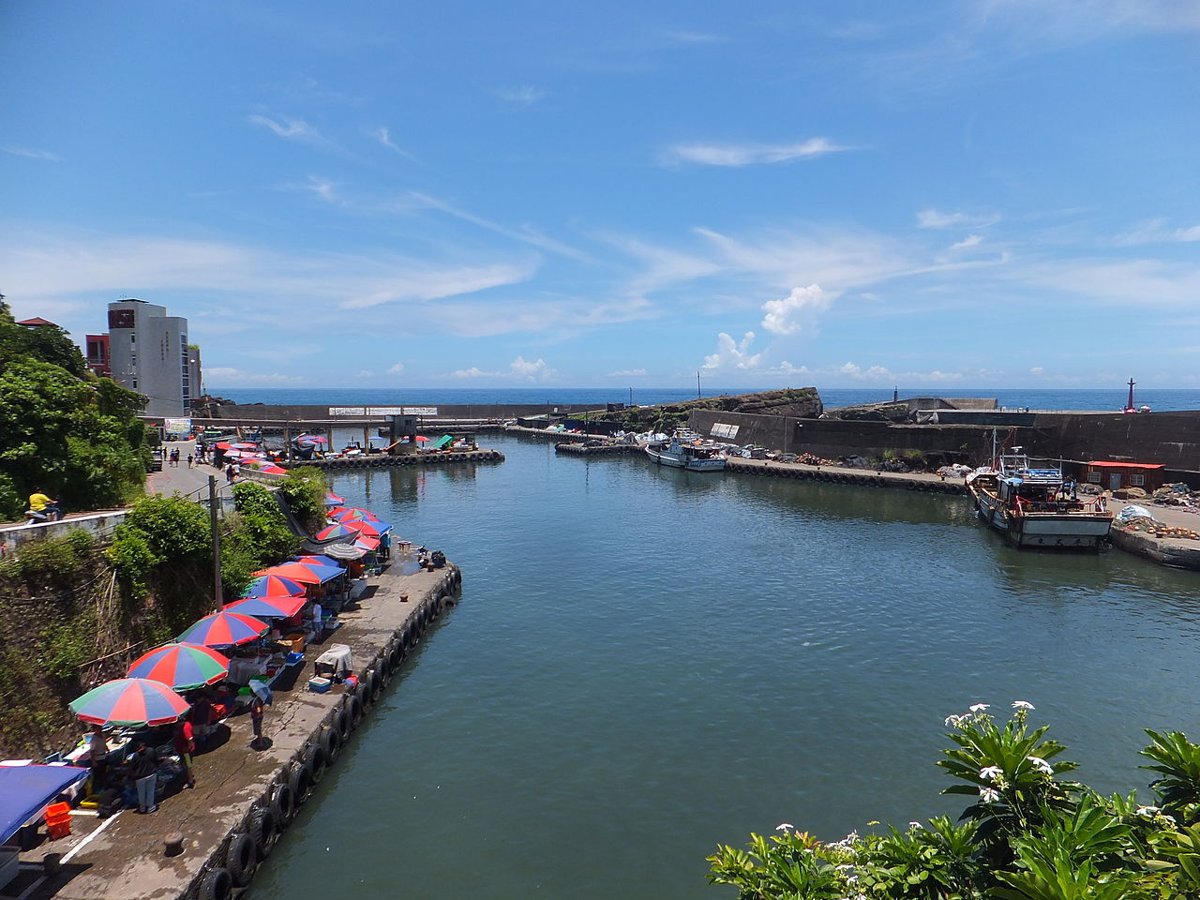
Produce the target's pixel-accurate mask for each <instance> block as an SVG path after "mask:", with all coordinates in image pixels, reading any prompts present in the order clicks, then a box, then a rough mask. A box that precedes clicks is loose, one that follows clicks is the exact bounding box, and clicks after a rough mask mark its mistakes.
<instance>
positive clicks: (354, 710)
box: [347, 694, 363, 730]
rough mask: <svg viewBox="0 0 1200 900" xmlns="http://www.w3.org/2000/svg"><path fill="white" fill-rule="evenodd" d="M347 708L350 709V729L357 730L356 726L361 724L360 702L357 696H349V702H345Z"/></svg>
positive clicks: (361, 709) (361, 707)
mask: <svg viewBox="0 0 1200 900" xmlns="http://www.w3.org/2000/svg"><path fill="white" fill-rule="evenodd" d="M347 706H348V707H349V709H350V728H351V729H352V730H353V729H356V728H358V726H359V725H360V724H361V723H362V717H363V705H362V700H360V699H359V697H358V694H351V695H350V700H349V701H348V702H347Z"/></svg>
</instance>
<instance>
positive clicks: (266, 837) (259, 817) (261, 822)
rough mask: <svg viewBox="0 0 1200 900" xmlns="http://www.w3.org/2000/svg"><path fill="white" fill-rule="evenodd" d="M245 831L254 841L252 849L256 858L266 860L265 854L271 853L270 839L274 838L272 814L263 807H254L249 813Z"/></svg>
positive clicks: (273, 818)
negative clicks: (256, 852) (256, 855)
mask: <svg viewBox="0 0 1200 900" xmlns="http://www.w3.org/2000/svg"><path fill="white" fill-rule="evenodd" d="M246 831H247V832H248V833H249V835H250V838H251V839H252V840H253V841H254V848H255V849H256V850H257V851H258V858H259V859H260V860H261V859H266V858H267V854H268V853H270V852H271V838H272V837H274V836H275V816H274V814H273V813H272V812H271V810H270V809H269V808H267V807H265V806H256V807H254V809H253V810H252V811H251V812H250V818H249V820H248V822H247V824H246Z"/></svg>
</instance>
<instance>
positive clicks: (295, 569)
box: [254, 562, 321, 584]
mask: <svg viewBox="0 0 1200 900" xmlns="http://www.w3.org/2000/svg"><path fill="white" fill-rule="evenodd" d="M254 574H255V575H278V576H280V577H282V578H290V579H291V580H292V581H298V582H300V583H301V584H320V583H321V576H320V575H318V574H316V573H315V572H314V571H313V570H312V569H310V568H309V567H308V566H302V565H300V563H297V562H290V563H281V564H280V565H278V566H271V567H270V568H269V569H264V570H263V571H261V572H255V573H254Z"/></svg>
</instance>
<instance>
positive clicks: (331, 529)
mask: <svg viewBox="0 0 1200 900" xmlns="http://www.w3.org/2000/svg"><path fill="white" fill-rule="evenodd" d="M358 535H359V531H358V529H356V528H349V527H347V526H346V525H342V524H340V523H339V524H335V525H328V526H326V527H325V528H322V529H321V530H320V531H318V532H317V533H316V539H317V540H318V541H327V540H329V539H330V538H339V537H348V538H354V537H358Z"/></svg>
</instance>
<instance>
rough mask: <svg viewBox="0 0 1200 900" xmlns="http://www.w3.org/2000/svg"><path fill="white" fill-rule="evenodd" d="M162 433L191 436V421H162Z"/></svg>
mask: <svg viewBox="0 0 1200 900" xmlns="http://www.w3.org/2000/svg"><path fill="white" fill-rule="evenodd" d="M163 431H165V432H166V433H167V434H191V433H192V420H191V419H163Z"/></svg>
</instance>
